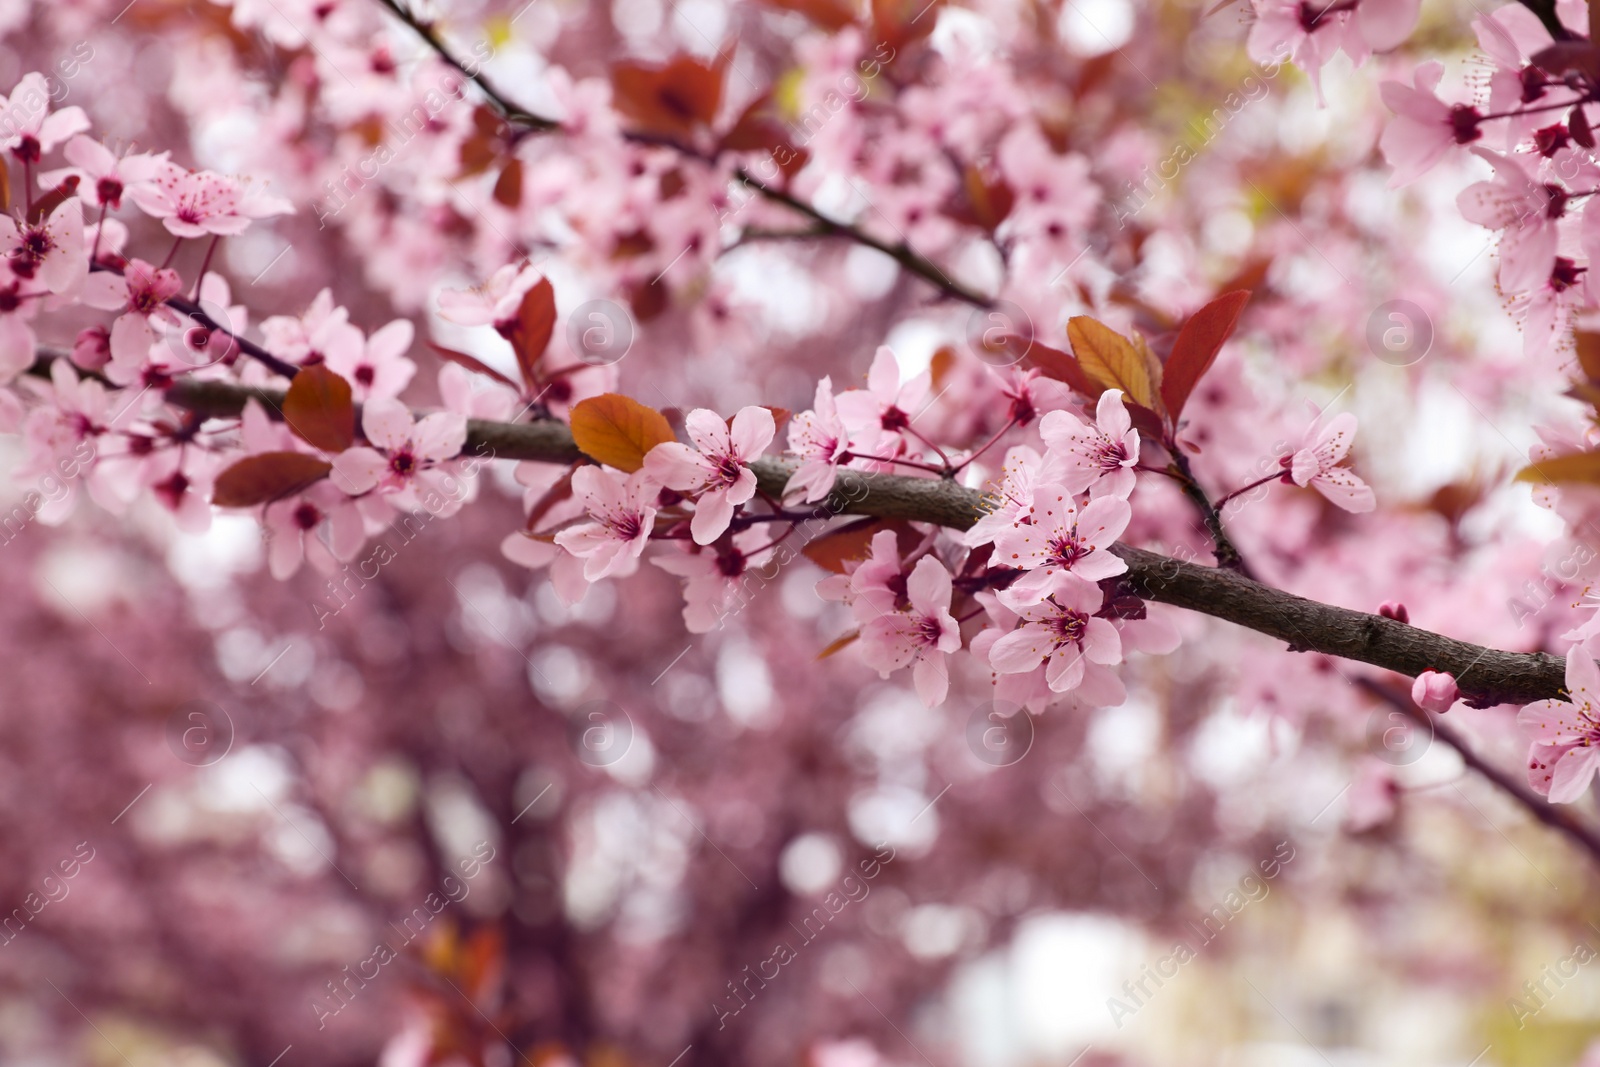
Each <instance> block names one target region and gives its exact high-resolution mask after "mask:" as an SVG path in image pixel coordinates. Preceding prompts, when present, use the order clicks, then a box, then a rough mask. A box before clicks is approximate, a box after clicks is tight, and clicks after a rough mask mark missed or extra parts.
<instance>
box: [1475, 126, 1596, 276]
mask: <svg viewBox="0 0 1600 1067" xmlns="http://www.w3.org/2000/svg"><path fill="white" fill-rule="evenodd" d="M1472 154H1473V155H1475V156H1477V157H1478V158H1480V159H1482V160H1484V161H1486V162H1487V163H1488V164H1489V165H1490V166H1491V167H1493V168H1494V175H1495V176H1494V178H1493V179H1492V180H1490V181H1483V182H1476V183H1474V184H1473V185H1469V186H1467V188H1465V189H1463V190H1462V191H1461V195H1460V196H1458V197H1457V198H1456V206H1457V207H1458V208H1459V209H1460V211H1461V214H1462V215H1463V216H1464V217H1465V218H1466V220H1467V221H1468V222H1476V223H1477V224H1478V225H1480V226H1487V227H1488V228H1489V229H1491V230H1500V231H1502V232H1501V237H1500V285H1501V287H1502V288H1504V289H1505V290H1506V292H1508V293H1520V292H1524V291H1526V290H1528V289H1532V288H1534V287H1535V286H1537V285H1540V284H1542V283H1543V282H1544V281H1545V280H1546V279H1548V278H1549V277H1550V270H1551V268H1552V267H1553V266H1554V265H1555V259H1556V249H1557V246H1558V244H1559V241H1560V228H1559V226H1558V223H1559V221H1560V220H1561V218H1562V217H1563V216H1564V215H1565V214H1566V208H1567V202H1568V200H1569V199H1570V194H1569V193H1568V192H1567V190H1566V189H1564V188H1563V187H1562V186H1560V185H1557V184H1555V183H1544V184H1540V183H1536V182H1535V181H1534V180H1533V179H1532V178H1530V177H1529V176H1528V172H1527V171H1526V170H1525V169H1523V165H1522V164H1521V163H1520V162H1518V161H1517V159H1516V158H1513V157H1509V156H1502V155H1496V154H1495V153H1493V152H1490V151H1488V150H1487V149H1484V148H1473V149H1472Z"/></svg>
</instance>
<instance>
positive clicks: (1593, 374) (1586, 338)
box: [1572, 330, 1600, 382]
mask: <svg viewBox="0 0 1600 1067" xmlns="http://www.w3.org/2000/svg"><path fill="white" fill-rule="evenodd" d="M1572 340H1573V347H1574V348H1576V349H1577V350H1578V367H1579V368H1580V369H1581V370H1582V371H1583V376H1584V377H1585V378H1588V379H1589V380H1590V381H1591V382H1600V333H1595V332H1593V331H1592V330H1574V331H1573V333H1572Z"/></svg>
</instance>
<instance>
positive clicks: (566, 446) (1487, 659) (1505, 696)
mask: <svg viewBox="0 0 1600 1067" xmlns="http://www.w3.org/2000/svg"><path fill="white" fill-rule="evenodd" d="M251 397H255V398H256V399H258V400H260V401H261V402H262V404H263V405H264V406H265V407H266V408H267V410H268V411H269V412H276V410H277V406H278V403H279V402H280V401H281V399H282V394H281V393H276V392H273V391H271V390H263V389H250V388H246V387H243V386H238V385H233V384H230V383H227V382H215V381H212V382H202V381H193V380H185V381H180V382H179V383H177V384H176V385H174V386H173V387H172V388H171V389H169V390H168V391H167V399H168V400H169V401H171V402H172V403H174V404H177V405H179V406H181V407H184V408H187V409H189V410H191V411H195V412H198V413H200V414H203V415H209V416H217V417H229V416H233V415H237V414H238V413H239V412H240V411H241V410H242V409H243V407H244V403H245V401H246V400H247V399H249V398H251ZM466 451H467V452H469V453H472V454H477V455H485V456H492V457H494V458H496V459H514V460H534V461H540V462H546V463H576V462H580V461H582V460H583V455H582V453H580V452H579V451H578V448H577V446H576V445H575V444H574V443H573V441H572V434H571V433H570V432H569V431H568V429H567V427H566V426H565V425H564V424H562V423H560V422H556V421H554V420H548V419H546V420H540V421H536V422H527V423H499V422H487V421H484V420H482V419H473V420H470V421H469V423H468V433H467V445H466ZM752 467H753V469H754V470H755V472H756V478H757V480H758V482H759V484H760V487H761V491H762V492H763V493H766V494H767V495H768V496H771V497H774V498H776V497H779V496H781V495H782V493H783V488H784V484H785V483H786V482H787V481H788V479H789V475H790V473H791V472H792V471H793V470H794V464H793V463H792V462H790V461H786V460H782V459H776V458H766V459H761V460H757V461H756V462H755V463H754V464H753V465H752ZM988 505H989V499H988V498H987V497H986V495H985V494H984V493H982V492H980V491H979V490H976V489H969V488H967V487H966V486H963V485H959V484H957V483H956V482H955V481H953V480H951V479H948V478H912V477H905V476H901V475H893V474H873V473H868V472H865V471H855V470H841V471H840V472H839V478H838V481H837V483H836V484H835V487H834V491H833V495H832V496H831V497H830V498H829V500H828V502H827V504H826V509H827V510H828V512H830V513H831V514H836V515H864V516H876V517H878V518H890V519H908V520H911V521H915V522H927V523H934V524H937V525H939V526H946V527H949V528H951V529H956V530H964V529H967V528H968V527H970V526H971V525H972V524H973V523H974V522H976V521H977V520H978V518H979V517H980V516H982V515H983V514H984V513H985V511H986V510H987V507H988ZM1112 551H1113V552H1115V553H1116V554H1117V555H1118V556H1120V557H1122V559H1123V560H1124V561H1126V562H1127V564H1128V573H1127V576H1126V581H1127V583H1128V585H1129V587H1130V589H1131V591H1132V592H1133V593H1134V594H1135V595H1137V596H1139V597H1141V598H1143V599H1145V600H1151V601H1155V602H1157V603H1161V604H1171V605H1174V606H1175V607H1180V608H1187V609H1189V610H1190V611H1197V612H1200V613H1201V614H1203V615H1210V616H1212V617H1213V618H1218V619H1224V620H1226V621H1228V622H1232V623H1235V624H1237V625H1239V626H1243V627H1245V628H1247V629H1251V630H1255V631H1256V632H1257V633H1263V634H1266V635H1268V636H1270V637H1276V638H1278V639H1279V640H1282V641H1285V642H1287V643H1288V645H1289V649H1290V651H1295V652H1319V653H1322V654H1323V655H1327V656H1336V657H1339V658H1341V659H1349V660H1358V661H1360V662H1362V663H1370V664H1372V665H1373V666H1376V667H1383V668H1385V669H1387V670H1391V671H1395V672H1398V673H1400V674H1403V675H1406V676H1407V677H1414V676H1415V675H1418V674H1420V673H1422V672H1423V671H1425V670H1435V671H1448V672H1450V673H1451V674H1452V675H1454V676H1455V678H1456V684H1457V685H1458V686H1460V688H1461V693H1462V696H1463V698H1464V699H1466V700H1468V701H1469V702H1470V703H1472V704H1474V705H1479V706H1489V705H1493V704H1526V703H1529V702H1531V701H1535V700H1543V699H1546V698H1551V697H1558V696H1560V695H1561V693H1562V688H1563V686H1564V684H1565V664H1564V663H1563V661H1562V660H1561V659H1560V658H1558V657H1556V656H1552V655H1549V654H1548V653H1544V652H1535V653H1523V652H1504V651H1500V650H1497V649H1492V648H1484V647H1482V646H1480V645H1474V644H1469V643H1468V642H1465V641H1458V640H1456V639H1454V638H1450V637H1445V636H1443V635H1442V634H1436V633H1431V632H1430V631H1427V630H1423V629H1419V628H1418V627H1415V626H1410V625H1407V624H1406V623H1403V622H1397V621H1396V620H1394V619H1389V618H1385V617H1383V616H1381V615H1371V614H1368V613H1367V612H1364V611H1352V610H1350V609H1349V608H1341V607H1337V606H1335V605H1332V604H1323V603H1319V602H1317V601H1314V600H1307V599H1305V598H1304V597H1298V596H1295V595H1294V594H1293V593H1288V592H1285V591H1284V590H1281V589H1274V588H1273V587H1271V586H1268V585H1263V584H1261V583H1260V582H1257V581H1254V580H1252V579H1251V578H1248V577H1246V576H1245V575H1243V574H1240V573H1239V572H1238V571H1236V570H1231V569H1228V568H1225V567H1208V566H1204V565H1202V564H1198V563H1192V562H1189V561H1187V560H1182V559H1176V558H1173V557H1171V556H1163V555H1160V554H1158V553H1155V552H1150V551H1147V550H1145V549H1142V548H1134V547H1133V546H1131V545H1124V544H1120V543H1119V544H1117V545H1115V546H1113V548H1112Z"/></svg>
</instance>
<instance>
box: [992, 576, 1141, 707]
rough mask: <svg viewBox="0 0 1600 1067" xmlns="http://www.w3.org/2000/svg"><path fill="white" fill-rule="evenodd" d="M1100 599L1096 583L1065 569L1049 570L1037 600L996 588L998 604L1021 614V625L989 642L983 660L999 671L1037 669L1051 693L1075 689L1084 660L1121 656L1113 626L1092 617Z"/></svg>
mask: <svg viewBox="0 0 1600 1067" xmlns="http://www.w3.org/2000/svg"><path fill="white" fill-rule="evenodd" d="M1103 600H1104V594H1102V593H1101V591H1100V587H1099V586H1097V585H1095V584H1094V583H1093V582H1090V581H1085V580H1084V579H1083V578H1080V577H1078V576H1077V575H1076V574H1073V573H1071V572H1056V573H1055V574H1053V575H1052V576H1051V578H1050V582H1049V584H1048V586H1047V587H1046V591H1045V596H1044V599H1042V600H1038V601H1033V600H1031V598H1023V597H1017V596H1014V595H1008V594H1007V593H1001V594H1000V601H1001V603H1003V604H1005V605H1006V606H1008V607H1010V608H1011V609H1012V610H1014V611H1016V612H1017V614H1018V615H1020V616H1021V617H1022V625H1020V626H1018V627H1017V628H1016V629H1015V630H1012V631H1010V632H1009V633H1006V634H1005V635H1004V636H1002V637H1000V638H999V640H997V641H995V642H994V644H993V646H992V647H991V648H990V649H989V662H990V663H991V664H992V665H993V666H994V669H995V670H997V671H999V672H1000V673H1002V674H1023V673H1027V672H1031V671H1036V670H1043V671H1044V675H1045V681H1046V683H1047V684H1048V685H1049V687H1050V690H1051V691H1052V692H1055V693H1065V692H1069V691H1071V690H1073V689H1076V688H1077V687H1078V685H1079V683H1081V682H1082V681H1083V675H1084V661H1085V660H1087V661H1088V662H1090V663H1100V664H1111V663H1119V662H1121V660H1122V639H1121V637H1120V636H1119V635H1118V634H1117V628H1116V627H1115V626H1113V625H1112V624H1111V623H1110V622H1109V621H1107V620H1106V619H1101V618H1096V617H1095V613H1096V612H1098V611H1099V610H1100V605H1101V602H1102V601H1103Z"/></svg>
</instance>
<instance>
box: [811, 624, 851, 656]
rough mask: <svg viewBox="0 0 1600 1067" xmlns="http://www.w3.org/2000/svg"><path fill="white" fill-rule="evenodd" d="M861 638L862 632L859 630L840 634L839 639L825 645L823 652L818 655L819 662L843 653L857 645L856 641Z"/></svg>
mask: <svg viewBox="0 0 1600 1067" xmlns="http://www.w3.org/2000/svg"><path fill="white" fill-rule="evenodd" d="M860 636H861V631H860V630H859V629H855V630H848V631H846V632H845V633H842V634H840V635H839V636H838V637H835V638H834V639H833V640H832V641H829V642H828V643H827V645H825V646H824V647H823V649H822V651H821V652H818V653H817V658H818V659H819V660H821V659H827V658H828V657H829V656H831V655H833V654H834V653H836V652H843V651H844V650H845V649H847V648H849V647H850V646H851V645H853V644H855V642H856V639H857V638H858V637H860Z"/></svg>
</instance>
